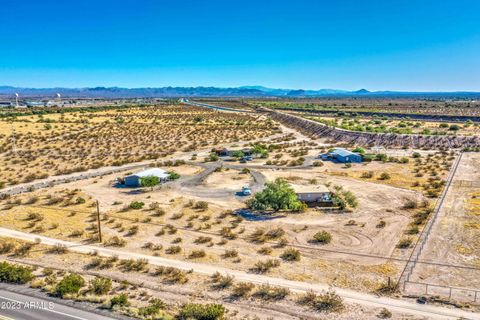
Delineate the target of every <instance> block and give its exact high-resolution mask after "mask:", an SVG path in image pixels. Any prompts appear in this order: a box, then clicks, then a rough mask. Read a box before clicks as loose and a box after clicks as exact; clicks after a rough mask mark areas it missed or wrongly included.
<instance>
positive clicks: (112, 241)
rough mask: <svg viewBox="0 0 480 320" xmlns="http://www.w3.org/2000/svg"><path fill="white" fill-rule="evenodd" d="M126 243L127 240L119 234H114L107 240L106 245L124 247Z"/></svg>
mask: <svg viewBox="0 0 480 320" xmlns="http://www.w3.org/2000/svg"><path fill="white" fill-rule="evenodd" d="M126 243H127V241H125V240H124V239H122V238H120V237H118V236H113V237H111V238H109V239H108V240H107V241H105V245H106V246H111V247H124V246H125V244H126Z"/></svg>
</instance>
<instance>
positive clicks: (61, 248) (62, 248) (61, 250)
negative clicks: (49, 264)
mask: <svg viewBox="0 0 480 320" xmlns="http://www.w3.org/2000/svg"><path fill="white" fill-rule="evenodd" d="M47 252H48V253H55V254H65V253H67V252H68V248H67V246H66V245H64V244H61V243H57V244H56V245H54V246H53V247H51V248H50V249H48V251H47Z"/></svg>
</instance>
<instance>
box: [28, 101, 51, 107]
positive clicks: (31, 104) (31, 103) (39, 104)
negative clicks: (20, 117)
mask: <svg viewBox="0 0 480 320" xmlns="http://www.w3.org/2000/svg"><path fill="white" fill-rule="evenodd" d="M25 104H26V105H27V107H45V105H46V103H45V102H44V101H25Z"/></svg>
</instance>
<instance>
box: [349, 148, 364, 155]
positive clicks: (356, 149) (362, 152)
mask: <svg viewBox="0 0 480 320" xmlns="http://www.w3.org/2000/svg"><path fill="white" fill-rule="evenodd" d="M352 152H356V153H360V154H364V153H365V149H363V148H361V147H356V148H355V149H353V150H352Z"/></svg>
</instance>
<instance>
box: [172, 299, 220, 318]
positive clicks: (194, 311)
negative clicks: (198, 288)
mask: <svg viewBox="0 0 480 320" xmlns="http://www.w3.org/2000/svg"><path fill="white" fill-rule="evenodd" d="M224 314H225V307H224V306H223V305H221V304H216V303H209V304H198V303H187V304H185V305H183V306H182V308H181V309H180V312H179V314H178V319H180V320H191V319H195V320H218V319H222V318H223V316H224Z"/></svg>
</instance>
